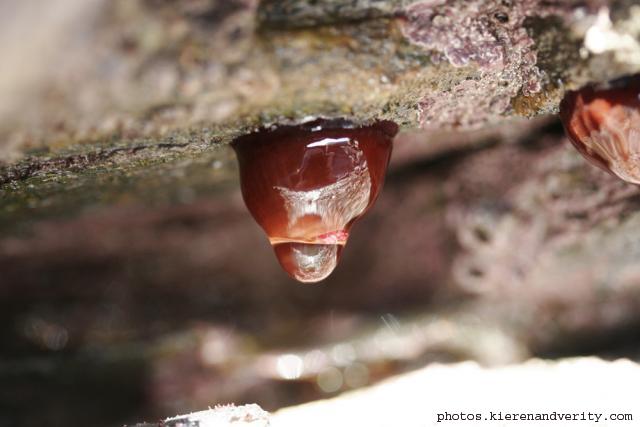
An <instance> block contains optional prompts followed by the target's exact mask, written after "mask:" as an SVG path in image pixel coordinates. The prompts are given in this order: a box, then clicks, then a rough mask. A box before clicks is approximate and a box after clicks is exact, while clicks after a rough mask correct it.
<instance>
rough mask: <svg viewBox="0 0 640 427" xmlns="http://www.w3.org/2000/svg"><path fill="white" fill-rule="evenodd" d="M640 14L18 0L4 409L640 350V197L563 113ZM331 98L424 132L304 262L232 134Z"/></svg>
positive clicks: (110, 405) (150, 400)
mask: <svg viewBox="0 0 640 427" xmlns="http://www.w3.org/2000/svg"><path fill="white" fill-rule="evenodd" d="M471 3H473V4H471ZM452 17H455V18H452ZM452 19H453V21H452ZM465 20H467V21H465ZM427 21H428V22H427ZM433 21H435V24H430V22H433ZM454 21H455V22H454ZM458 21H460V22H462V21H465V22H467V23H469V25H468V26H467V27H468V29H469V31H470V33H469V34H461V33H460V32H459V28H460V25H459V22H458ZM479 35H482V36H483V37H484V38H481V39H482V40H485V41H487V40H488V41H487V43H484V42H483V43H480V42H478V40H480V39H478V37H479ZM639 36H640V6H639V5H637V4H635V3H634V2H633V1H611V2H606V1H595V0H594V1H586V2H578V1H576V2H572V1H561V2H557V3H554V2H538V1H534V0H527V1H521V2H505V1H493V0H486V1H485V0H483V1H480V0H475V1H474V2H464V1H462V0H460V1H456V0H448V1H440V2H412V1H401V0H388V1H371V2H369V1H359V2H337V1H331V0H323V1H320V2H304V1H300V0H287V1H263V2H257V1H252V0H234V1H215V0H183V1H180V2H170V1H161V0H139V1H131V0H122V1H112V2H104V1H100V0H93V1H76V0H64V1H61V2H56V3H55V4H54V3H50V2H42V1H38V0H28V1H23V2H19V3H16V2H10V1H3V2H0V54H1V55H2V58H3V60H2V61H0V296H1V298H0V340H1V342H2V345H1V346H0V384H2V385H3V387H1V388H0V425H11V426H36V425H43V424H47V425H58V424H59V425H67V426H71V425H93V426H115V425H121V424H123V423H132V422H135V421H140V420H144V419H147V420H149V419H154V418H161V417H165V416H168V415H173V414H175V413H186V412H188V411H190V410H197V409H203V408H206V407H208V406H212V405H215V404H218V403H227V402H235V403H237V404H243V403H258V404H259V405H260V406H261V407H262V408H264V409H267V410H275V409H277V408H280V407H283V406H288V405H292V404H296V403H300V402H304V401H310V400H315V399H318V398H321V397H327V396H333V395H335V394H337V393H340V392H342V391H345V390H349V389H354V388H359V387H362V386H365V385H369V384H372V383H374V382H376V381H378V380H380V379H382V378H385V377H387V376H390V375H393V374H396V373H399V372H404V371H407V370H411V369H415V368H418V367H422V366H425V365H427V364H430V363H432V362H443V363H448V362H454V361H462V360H475V361H478V362H479V363H481V364H483V365H488V366H495V365H504V364H511V363H518V362H522V361H524V360H526V359H528V358H529V357H532V356H541V357H550V358H552V357H559V356H566V355H591V354H596V355H599V356H601V357H605V358H616V357H629V358H632V359H636V360H637V359H638V357H639V355H640V350H639V349H640V346H639V343H640V336H639V333H638V331H639V330H640V329H638V326H639V323H640V315H639V313H640V270H639V267H638V266H637V260H638V258H639V257H640V244H639V243H638V242H640V233H639V231H638V230H640V228H639V227H638V224H639V221H640V216H639V215H638V213H637V211H638V207H639V204H640V197H639V196H640V193H639V192H638V189H637V188H636V187H635V186H631V185H628V184H625V183H623V182H621V181H618V180H617V179H616V178H614V177H612V176H609V175H607V174H605V173H604V172H601V171H599V170H596V169H595V168H593V167H591V166H589V165H588V164H587V163H586V162H585V161H584V160H583V159H582V158H581V157H580V156H579V155H578V154H577V153H576V152H574V150H573V148H572V147H571V146H570V145H569V144H568V143H567V141H566V138H565V136H564V134H563V130H562V127H561V125H560V123H559V121H558V119H557V118H556V116H555V115H554V112H556V110H557V105H558V102H559V100H560V99H561V98H562V95H563V93H564V91H565V90H566V89H571V88H576V87H579V86H581V85H582V84H585V83H587V82H591V81H593V82H596V81H599V82H601V81H606V80H607V79H610V78H613V77H618V76H621V75H626V74H631V73H635V72H638V70H639V69H640V61H639V60H638V57H640V44H639V42H638V40H639ZM460 40H462V41H463V42H464V43H466V44H465V45H464V46H465V48H466V50H463V51H461V52H460V51H457V50H455V49H452V46H457V44H456V43H457V42H458V41H460ZM620 40H623V41H624V43H622V42H620ZM616 41H617V42H616ZM482 52H493V53H495V55H497V56H490V57H484V56H482V57H481V56H479V53H482ZM505 80H508V81H509V84H508V85H504V86H502V85H501V83H500V82H504V81H505ZM310 116H311V117H346V118H348V119H350V120H352V121H354V122H356V123H366V122H368V121H370V120H373V119H392V120H394V121H396V122H398V123H399V124H400V125H401V126H402V133H401V135H400V136H399V137H398V138H397V141H396V144H395V152H394V159H393V161H392V164H391V166H390V170H389V175H388V177H387V182H386V184H385V188H384V190H383V193H382V195H381V197H380V199H379V200H378V202H377V204H376V206H375V208H374V209H373V210H372V211H371V212H370V213H369V215H368V216H367V217H366V218H364V219H363V220H362V221H360V222H359V223H358V224H357V225H356V226H355V227H354V231H353V234H352V237H351V238H350V242H349V245H348V246H347V248H346V250H345V253H344V257H343V260H342V262H341V263H340V265H339V267H338V269H337V270H336V271H335V273H334V274H333V275H332V276H330V277H329V278H328V279H327V280H326V281H325V282H323V283H322V284H320V285H314V286H303V285H300V284H297V283H295V282H293V281H291V280H290V279H289V278H288V277H287V276H286V274H285V273H283V272H282V271H281V270H280V268H279V265H278V264H277V262H276V260H275V258H274V256H273V254H272V252H271V248H270V247H269V245H268V242H267V240H266V239H265V237H264V236H263V235H262V232H261V230H260V229H259V227H258V226H257V225H256V224H255V223H254V222H253V221H252V219H251V218H250V216H249V214H248V213H247V212H246V210H245V208H244V204H243V202H242V199H241V196H240V191H239V186H238V182H237V169H236V165H235V160H234V156H233V153H232V152H231V150H230V149H229V148H228V145H227V143H228V142H229V141H230V140H231V138H233V137H234V136H236V135H240V134H242V133H244V132H247V131H250V130H253V129H255V128H257V127H259V126H262V125H269V124H273V123H287V124H291V123H298V122H301V121H303V120H306V119H308V118H309V117H310ZM34 406H37V408H38V410H33V408H34ZM72 408H82V411H72V410H71V409H72Z"/></svg>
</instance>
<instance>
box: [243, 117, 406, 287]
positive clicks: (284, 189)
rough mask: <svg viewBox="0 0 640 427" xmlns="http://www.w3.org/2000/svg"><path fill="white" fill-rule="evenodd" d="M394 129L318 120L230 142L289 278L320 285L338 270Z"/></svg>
mask: <svg viewBox="0 0 640 427" xmlns="http://www.w3.org/2000/svg"><path fill="white" fill-rule="evenodd" d="M396 133H397V126H396V125H395V124H393V123H391V122H378V123H375V124H373V125H371V126H367V127H351V126H350V125H349V124H347V123H345V122H342V121H340V122H336V121H315V122H312V123H308V124H305V125H302V126H296V127H293V126H283V127H279V128H276V129H273V130H263V131H260V132H256V133H253V134H250V135H246V136H243V137H240V138H238V139H236V140H235V141H234V142H233V144H232V146H233V148H234V149H235V151H236V154H237V157H238V162H239V165H240V181H241V187H242V196H243V198H244V201H245V203H246V205H247V208H248V209H249V211H250V212H251V214H252V215H253V217H254V218H255V220H256V221H257V222H258V224H260V226H261V227H262V228H263V229H264V231H265V232H266V233H267V236H268V237H269V241H270V242H271V244H272V245H273V247H274V251H275V253H276V256H277V258H278V260H279V261H280V264H281V265H282V267H283V268H284V270H285V271H286V272H287V273H289V275H290V276H291V277H293V278H295V279H296V280H299V281H302V282H317V281H320V280H322V279H324V278H326V277H327V276H328V275H329V274H330V273H331V271H333V269H334V268H335V266H336V265H337V262H338V260H339V258H340V255H341V253H342V247H343V246H344V245H345V244H346V242H347V239H348V237H349V231H350V229H351V226H352V225H353V222H354V221H355V220H356V219H358V218H359V217H361V216H362V215H364V214H365V213H366V212H367V210H368V209H369V208H370V207H371V206H372V205H373V203H374V202H375V200H376V198H377V196H378V193H379V192H380V189H381V188H382V184H383V182H384V176H385V172H386V169H387V165H388V164H389V159H390V157H391V149H392V141H393V137H394V136H395V134H396Z"/></svg>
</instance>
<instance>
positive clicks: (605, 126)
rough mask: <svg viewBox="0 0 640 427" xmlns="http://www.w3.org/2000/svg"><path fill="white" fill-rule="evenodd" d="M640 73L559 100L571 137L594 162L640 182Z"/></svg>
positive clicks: (574, 143)
mask: <svg viewBox="0 0 640 427" xmlns="http://www.w3.org/2000/svg"><path fill="white" fill-rule="evenodd" d="M639 96H640V76H631V77H625V78H623V79H620V80H617V81H615V82H612V83H611V84H609V85H607V86H587V87H584V88H582V89H580V90H579V91H576V92H573V91H570V92H568V93H567V95H566V96H565V98H564V99H563V100H562V103H561V104H560V118H561V119H562V123H563V125H564V128H565V130H566V132H567V135H568V136H569V139H570V140H571V142H572V143H573V145H574V146H575V147H576V148H577V149H578V151H579V152H580V153H581V154H582V155H583V156H584V157H585V158H587V159H588V160H589V161H590V162H591V163H592V164H594V165H596V166H598V167H600V168H602V169H604V170H606V171H608V172H611V173H613V174H615V175H617V176H618V177H620V178H621V179H623V180H625V181H628V182H632V183H635V184H638V183H640V98H639Z"/></svg>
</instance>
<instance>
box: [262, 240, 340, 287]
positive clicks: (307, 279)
mask: <svg viewBox="0 0 640 427" xmlns="http://www.w3.org/2000/svg"><path fill="white" fill-rule="evenodd" d="M342 247H343V246H342V245H339V244H322V243H319V244H318V243H316V244H314V243H302V242H286V243H279V244H275V245H274V246H273V250H274V252H275V254H276V257H277V258H278V261H279V262H280V265H281V266H282V268H283V269H284V271H286V272H287V274H289V276H291V277H292V278H293V279H295V280H297V281H299V282H302V283H317V282H320V281H321V280H324V279H326V278H327V277H328V276H329V275H330V274H331V273H332V272H333V270H334V269H335V268H336V266H337V265H338V260H339V258H340V253H341V252H342Z"/></svg>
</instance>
